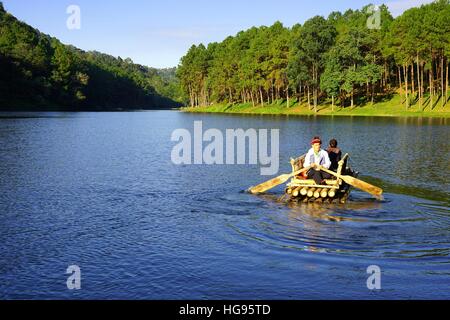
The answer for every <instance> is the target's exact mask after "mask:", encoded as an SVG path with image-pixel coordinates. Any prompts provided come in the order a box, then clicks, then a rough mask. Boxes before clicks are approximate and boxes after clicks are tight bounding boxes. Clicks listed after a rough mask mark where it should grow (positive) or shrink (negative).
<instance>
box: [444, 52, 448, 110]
mask: <svg viewBox="0 0 450 320" xmlns="http://www.w3.org/2000/svg"><path fill="white" fill-rule="evenodd" d="M445 78H446V81H445V104H447V99H448V58H447V75H446V77H445Z"/></svg>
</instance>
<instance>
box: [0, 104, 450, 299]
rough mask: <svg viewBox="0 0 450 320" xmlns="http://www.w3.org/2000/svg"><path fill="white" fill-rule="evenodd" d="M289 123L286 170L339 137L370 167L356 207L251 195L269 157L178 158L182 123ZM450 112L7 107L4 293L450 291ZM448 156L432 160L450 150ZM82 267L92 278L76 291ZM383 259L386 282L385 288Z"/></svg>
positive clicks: (214, 295)
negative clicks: (375, 272)
mask: <svg viewBox="0 0 450 320" xmlns="http://www.w3.org/2000/svg"><path fill="white" fill-rule="evenodd" d="M194 120H202V121H203V125H204V129H205V130H206V129H208V128H218V129H220V130H225V129H227V128H243V129H248V128H255V129H260V128H269V129H272V128H277V129H280V153H281V154H280V156H281V159H280V165H281V167H280V171H281V172H280V173H285V172H289V171H290V165H289V158H290V157H293V156H297V155H299V154H302V153H304V152H305V151H306V150H307V149H308V143H309V141H310V138H311V137H312V136H314V135H321V136H322V138H323V139H325V140H327V139H329V138H332V137H335V138H337V139H338V140H339V142H340V146H341V148H342V149H343V150H344V152H348V153H350V155H351V159H350V160H351V165H352V167H353V168H354V169H356V170H358V171H360V172H361V173H362V175H361V178H362V179H363V180H367V181H368V182H369V183H373V184H375V185H379V186H380V187H382V188H383V189H384V190H385V199H384V201H376V200H374V199H373V198H372V197H370V196H369V195H366V194H364V193H363V192H360V191H358V190H354V191H352V194H351V198H350V201H349V202H348V203H346V204H345V205H341V204H321V205H319V204H315V203H307V204H302V203H300V204H299V203H287V202H286V201H284V200H283V199H280V198H281V196H282V193H283V187H281V186H280V187H278V188H276V189H274V190H272V191H271V193H269V194H267V195H261V196H253V195H250V194H247V193H245V192H242V191H241V190H246V189H247V188H248V187H249V186H252V185H256V184H258V183H260V182H262V181H261V180H264V179H267V178H268V177H261V176H260V175H259V167H258V166H175V165H173V164H172V163H171V161H170V153H171V148H172V147H173V144H172V143H171V141H170V136H171V133H172V131H173V130H175V129H178V128H192V126H193V121H194ZM448 124H449V123H448V119H426V118H423V119H417V118H358V117H279V116H274V117H270V116H269V117H267V116H261V117H259V116H256V117H253V116H252V117H250V116H236V115H233V116H228V115H210V114H208V115H199V114H183V113H178V112H170V111H161V112H140V113H80V114H52V113H45V114H40V113H39V114H27V115H25V116H21V115H15V114H0V256H1V259H0V298H20V299H36V298H60V299H61V298H83V299H108V298H115V299H136V298H138V299H204V298H208V299H255V298H258V299H283V298H285V299H304V298H316V299H318V298H319V299H349V298H356V299H360V298H362V299H366V298H380V299H382V298H450V294H449V291H448V285H447V284H448V276H449V272H448V270H449V267H450V258H449V254H450V252H449V248H450V210H449V198H448V195H449V184H448V179H447V177H446V174H445V173H446V172H448V167H449V159H448V156H445V155H448V154H449V151H450V150H449V144H448V141H449V127H448ZM437 150H438V151H439V154H440V155H442V156H439V157H433V158H432V157H429V155H433V154H435V153H436V151H437ZM72 264H78V265H80V267H81V269H82V272H83V275H84V277H85V278H84V279H85V280H84V282H83V285H82V287H83V290H80V291H79V292H75V293H73V292H68V291H67V290H66V289H65V281H66V278H65V270H66V269H67V266H68V265H72ZM372 264H376V265H379V266H380V268H381V270H382V272H383V280H382V284H383V290H381V291H380V292H376V293H374V292H369V291H368V290H367V287H366V279H367V278H366V268H367V267H368V266H369V265H372Z"/></svg>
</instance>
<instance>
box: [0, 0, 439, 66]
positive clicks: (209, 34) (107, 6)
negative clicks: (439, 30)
mask: <svg viewBox="0 0 450 320" xmlns="http://www.w3.org/2000/svg"><path fill="white" fill-rule="evenodd" d="M0 1H2V2H3V4H4V7H5V9H6V10H7V11H9V12H10V13H12V14H13V15H15V16H16V17H17V18H18V19H20V20H22V21H25V22H26V23H28V24H30V25H31V26H33V27H35V28H37V29H39V30H41V31H42V32H44V33H47V34H50V35H51V36H54V37H56V38H58V39H60V40H61V41H62V42H63V43H66V44H72V45H74V46H76V47H78V48H81V49H83V50H97V51H100V52H104V53H108V54H111V55H113V56H120V57H122V58H127V57H129V58H131V59H132V60H133V61H134V62H136V63H140V64H144V65H148V66H151V67H157V68H163V67H173V66H176V65H178V63H179V60H180V58H181V57H182V56H183V55H184V54H185V53H186V51H187V50H188V49H189V47H190V46H191V45H192V44H199V43H204V44H207V43H209V42H214V41H222V40H223V39H225V38H226V37H227V36H229V35H235V34H236V33H237V32H239V31H240V30H245V29H248V28H250V27H252V26H260V25H271V24H273V23H274V22H275V21H277V20H279V21H281V22H282V23H283V24H284V25H285V26H289V27H290V26H292V25H294V24H295V23H303V22H304V21H305V20H307V19H309V18H311V17H313V16H315V15H324V16H327V15H328V14H329V13H330V12H332V11H345V10H346V9H349V8H352V9H360V8H361V7H363V6H364V5H366V4H368V3H370V2H372V3H375V4H381V3H382V2H376V1H370V0H348V1H345V0H341V1H330V0H328V1H327V0H314V1H311V0H310V1H303V0H222V1H217V0H216V1H215V0H190V1H187V0H184V1H183V0H129V1H125V0H95V1H93V0H70V1H68V0H33V1H30V0H0ZM428 2H431V0H386V1H384V3H386V4H387V5H388V6H389V7H390V9H391V11H392V13H393V14H394V16H395V15H399V14H401V12H403V11H404V10H405V9H407V8H410V7H412V6H419V5H420V4H421V3H428ZM69 5H78V6H79V7H80V9H81V29H79V30H69V29H68V28H67V27H66V21H67V19H68V17H69V15H68V14H67V13H66V9H67V7H68V6H69Z"/></svg>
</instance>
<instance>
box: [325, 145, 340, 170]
mask: <svg viewBox="0 0 450 320" xmlns="http://www.w3.org/2000/svg"><path fill="white" fill-rule="evenodd" d="M337 145H338V142H337V140H336V139H331V140H330V146H329V147H328V148H327V152H328V157H329V158H330V161H331V166H330V170H332V171H337V169H338V166H339V161H341V159H342V151H341V149H339V148H338V146H337Z"/></svg>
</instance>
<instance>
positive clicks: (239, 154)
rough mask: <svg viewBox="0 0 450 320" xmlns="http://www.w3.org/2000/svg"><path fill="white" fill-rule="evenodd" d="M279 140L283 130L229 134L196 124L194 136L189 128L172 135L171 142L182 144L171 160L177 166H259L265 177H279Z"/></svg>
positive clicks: (237, 131) (238, 130) (229, 130)
mask: <svg viewBox="0 0 450 320" xmlns="http://www.w3.org/2000/svg"><path fill="white" fill-rule="evenodd" d="M269 133H270V152H269ZM279 138H280V130H279V129H270V131H269V130H268V129H259V130H256V129H248V130H245V131H244V129H226V130H225V133H224V132H222V131H221V130H219V129H208V130H206V131H205V132H203V122H202V121H195V122H194V128H193V134H192V133H191V131H189V130H188V129H176V130H174V131H173V132H172V136H171V141H173V142H178V144H176V145H175V146H174V147H173V149H172V153H171V160H172V163H174V164H176V165H183V164H184V165H190V164H195V165H199V164H207V165H223V164H227V165H234V164H250V165H258V164H259V165H261V169H260V170H261V171H260V172H261V175H266V176H270V175H275V174H277V173H278V170H279V162H280V161H279V158H280V156H279V153H280V152H279V151H280V147H279ZM204 143H207V145H206V146H204ZM224 146H225V148H224ZM247 160H248V161H247Z"/></svg>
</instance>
